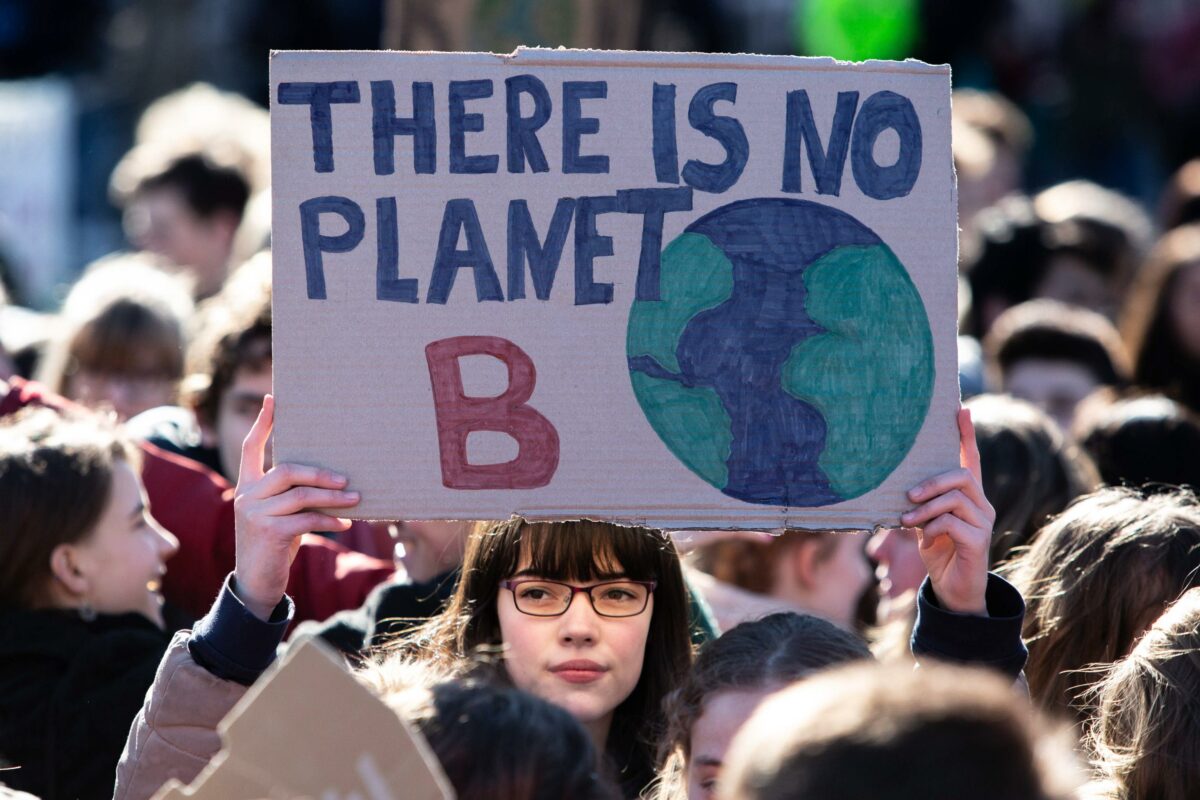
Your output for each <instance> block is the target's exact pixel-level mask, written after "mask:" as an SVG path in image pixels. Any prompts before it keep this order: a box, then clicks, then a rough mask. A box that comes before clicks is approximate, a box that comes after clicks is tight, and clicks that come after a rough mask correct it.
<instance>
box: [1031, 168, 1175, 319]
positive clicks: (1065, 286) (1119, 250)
mask: <svg viewBox="0 0 1200 800" xmlns="http://www.w3.org/2000/svg"><path fill="white" fill-rule="evenodd" d="M1033 205H1034V209H1035V211H1036V212H1037V215H1038V217H1039V218H1041V219H1042V220H1044V221H1045V222H1046V223H1047V225H1048V228H1047V233H1048V240H1047V244H1048V245H1049V247H1050V258H1049V261H1048V262H1047V264H1046V268H1045V271H1044V272H1043V274H1042V275H1041V277H1040V278H1039V280H1038V282H1037V285H1036V286H1035V288H1034V294H1033V296H1034V297H1041V298H1047V299H1050V300H1058V301H1060V302H1064V303H1069V304H1071V305H1075V306H1079V307H1081V308H1086V309H1090V310H1092V311H1096V312H1098V313H1100V314H1102V315H1104V316H1105V317H1107V318H1108V319H1116V316H1117V311H1118V310H1119V309H1120V304H1121V300H1122V298H1123V297H1124V295H1125V291H1126V290H1127V288H1128V286H1129V281H1130V279H1131V278H1132V277H1133V275H1134V272H1135V271H1136V269H1137V266H1138V264H1139V262H1140V261H1141V259H1142V257H1143V255H1144V254H1145V252H1146V249H1147V248H1148V247H1149V245H1150V242H1151V240H1152V238H1153V235H1154V225H1153V222H1152V221H1151V220H1150V217H1149V215H1148V214H1147V213H1146V212H1145V211H1144V210H1143V209H1142V208H1141V206H1139V205H1138V204H1137V203H1135V202H1134V201H1133V200H1131V199H1129V198H1128V197H1126V196H1124V195H1122V194H1120V193H1118V192H1114V191H1113V190H1111V189H1106V188H1104V187H1102V186H1099V185H1097V184H1095V183H1092V182H1090V181H1084V180H1073V181H1067V182H1065V183H1060V184H1057V185H1055V186H1051V187H1050V188H1048V189H1044V190H1042V191H1041V192H1039V193H1038V194H1037V195H1036V196H1035V197H1034V198H1033Z"/></svg>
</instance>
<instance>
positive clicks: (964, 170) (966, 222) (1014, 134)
mask: <svg viewBox="0 0 1200 800" xmlns="http://www.w3.org/2000/svg"><path fill="white" fill-rule="evenodd" d="M950 105H951V117H950V123H951V131H952V136H951V146H952V148H953V153H954V169H955V173H956V174H957V176H958V219H959V225H960V226H961V227H962V229H963V235H964V236H971V235H973V228H972V220H973V219H974V217H975V215H976V214H977V213H978V212H979V211H980V210H981V209H984V208H987V207H988V206H990V205H992V204H993V203H996V202H997V201H999V200H1000V199H1001V198H1003V197H1006V196H1008V195H1010V194H1014V193H1016V192H1019V191H1021V188H1022V175H1023V173H1024V167H1025V157H1026V155H1027V154H1028V152H1029V147H1030V145H1031V143H1032V139H1033V129H1032V127H1030V124H1029V118H1028V117H1027V116H1025V114H1024V113H1023V112H1022V111H1021V109H1019V108H1017V106H1016V105H1015V104H1014V103H1012V102H1011V101H1009V100H1007V99H1005V97H1004V96H1003V95H1000V94H998V93H996V92H984V91H980V90H978V89H956V90H954V92H953V93H952V95H951V98H950Z"/></svg>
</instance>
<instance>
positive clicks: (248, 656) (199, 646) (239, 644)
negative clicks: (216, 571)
mask: <svg viewBox="0 0 1200 800" xmlns="http://www.w3.org/2000/svg"><path fill="white" fill-rule="evenodd" d="M295 612H296V609H295V606H293V605H292V598H290V597H288V596H287V595H284V597H283V599H282V600H280V601H279V605H277V606H275V608H274V610H273V611H272V612H271V618H270V619H269V620H268V621H266V622H264V621H262V620H261V619H259V618H258V617H256V616H255V615H254V613H253V612H252V611H251V610H250V609H248V608H246V606H245V605H244V604H243V603H242V601H241V599H240V598H239V597H238V596H237V593H236V592H235V591H234V583H233V575H232V574H230V575H229V576H228V577H227V578H226V579H225V585H224V586H223V587H221V594H220V595H218V596H217V601H216V602H215V603H213V607H212V608H211V609H210V610H209V612H208V613H207V614H205V615H204V617H203V618H202V619H201V620H200V621H199V622H197V623H196V625H195V627H193V628H192V636H191V638H190V639H189V640H188V652H190V653H191V654H192V658H194V659H196V663H197V664H199V665H200V666H202V667H204V668H205V669H206V670H208V671H209V672H211V673H212V674H213V675H216V676H217V677H218V678H222V679H224V680H227V681H235V682H237V683H240V684H242V685H244V686H249V685H250V684H252V683H254V681H255V680H256V679H257V678H258V676H259V675H262V674H263V672H264V671H266V669H267V667H269V666H271V662H273V661H274V660H275V650H276V648H278V647H279V643H280V642H282V641H283V635H284V633H286V632H287V627H288V623H290V622H291V621H292V616H293V615H294V614H295Z"/></svg>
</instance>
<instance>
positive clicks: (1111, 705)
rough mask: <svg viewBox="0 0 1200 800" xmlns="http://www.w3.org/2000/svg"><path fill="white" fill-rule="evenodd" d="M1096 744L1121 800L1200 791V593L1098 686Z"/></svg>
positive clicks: (1171, 798) (1174, 610) (1189, 595)
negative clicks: (1199, 788) (1199, 789)
mask: <svg viewBox="0 0 1200 800" xmlns="http://www.w3.org/2000/svg"><path fill="white" fill-rule="evenodd" d="M1091 698H1092V699H1093V700H1094V701H1095V704H1096V708H1097V710H1096V716H1095V721H1094V724H1093V725H1092V727H1091V730H1090V734H1089V744H1090V745H1091V749H1092V751H1093V753H1094V756H1095V759H1096V766H1097V768H1098V772H1099V773H1100V774H1101V776H1103V778H1104V779H1105V780H1106V781H1107V782H1108V783H1109V785H1110V794H1111V796H1112V797H1114V798H1117V799H1118V800H1141V799H1143V798H1154V800H1187V799H1188V798H1191V797H1195V796H1196V787H1198V786H1200V589H1192V590H1191V591H1188V592H1186V593H1185V594H1184V595H1183V596H1182V597H1180V598H1179V600H1177V601H1176V602H1175V603H1174V604H1173V605H1172V606H1171V607H1170V608H1169V609H1167V611H1166V613H1164V614H1163V615H1162V616H1161V617H1159V618H1158V620H1157V621H1156V622H1155V623H1154V625H1153V626H1152V627H1151V628H1150V630H1149V631H1147V632H1146V635H1145V636H1143V637H1142V638H1141V641H1139V642H1138V644H1137V646H1136V647H1135V648H1134V649H1133V652H1132V653H1130V654H1129V655H1128V656H1126V657H1125V658H1123V659H1121V660H1120V661H1119V662H1117V663H1116V664H1115V665H1113V667H1112V669H1111V670H1110V671H1109V672H1108V673H1107V674H1106V675H1105V677H1104V679H1103V680H1102V681H1101V682H1100V683H1099V684H1097V686H1096V687H1095V689H1094V690H1093V692H1092V694H1091Z"/></svg>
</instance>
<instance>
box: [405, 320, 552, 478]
mask: <svg viewBox="0 0 1200 800" xmlns="http://www.w3.org/2000/svg"><path fill="white" fill-rule="evenodd" d="M475 355H487V356H492V357H494V358H498V359H500V360H501V361H503V362H504V364H505V366H507V367H508V388H507V389H506V390H505V391H504V392H503V393H502V394H500V395H499V396H497V397H468V396H467V395H466V394H465V393H464V392H463V383H462V371H461V370H460V368H459V364H458V359H460V358H461V357H463V356H475ZM425 360H426V361H427V362H428V363H429V379H430V382H431V383H432V385H433V404H434V412H435V413H436V415H437V428H438V446H439V448H440V450H441V456H442V484H443V485H444V486H446V487H447V488H449V489H536V488H538V487H539V486H545V485H546V484H548V483H549V482H550V479H551V478H552V477H553V476H554V470H555V469H557V468H558V431H556V430H555V429H554V426H553V425H551V424H550V420H548V419H546V418H545V417H544V416H542V415H541V414H540V413H538V411H536V410H535V409H534V408H533V407H531V406H528V405H526V401H527V400H528V399H529V397H530V396H531V395H532V394H533V387H534V383H535V382H536V379H537V370H536V369H534V366H533V360H532V359H530V358H529V356H528V354H526V353H525V351H524V350H522V349H521V348H519V347H517V346H516V345H515V344H513V343H512V342H510V341H508V340H507V339H501V338H500V337H498V336H455V337H454V338H451V339H442V340H440V341H436V342H431V343H430V344H429V345H427V346H426V347H425ZM471 431H498V432H500V433H507V434H508V435H509V436H511V437H512V438H513V439H516V441H517V456H516V458H514V459H513V460H512V461H508V462H505V463H503V464H484V465H475V464H470V463H468V462H467V434H469V433H471Z"/></svg>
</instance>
